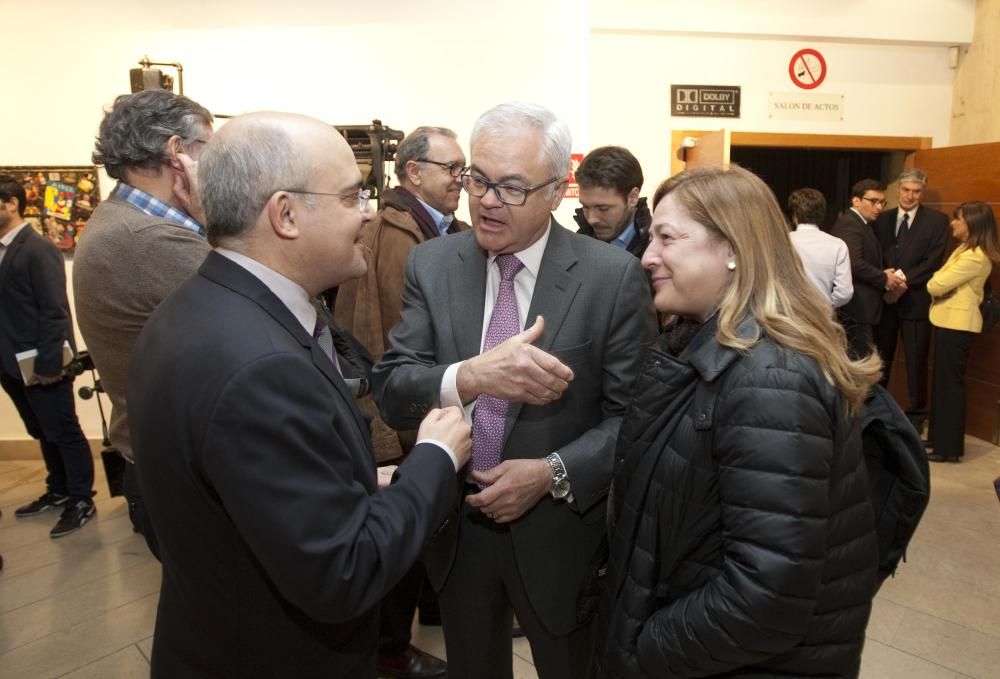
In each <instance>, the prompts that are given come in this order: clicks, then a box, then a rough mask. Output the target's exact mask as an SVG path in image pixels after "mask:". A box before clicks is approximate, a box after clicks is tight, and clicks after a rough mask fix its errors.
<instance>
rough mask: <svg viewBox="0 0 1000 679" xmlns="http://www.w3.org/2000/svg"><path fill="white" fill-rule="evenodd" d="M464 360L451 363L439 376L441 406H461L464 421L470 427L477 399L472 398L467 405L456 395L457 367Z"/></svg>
mask: <svg viewBox="0 0 1000 679" xmlns="http://www.w3.org/2000/svg"><path fill="white" fill-rule="evenodd" d="M464 362H465V361H459V362H458V363H452V364H451V365H449V366H448V369H447V370H445V371H444V376H443V377H442V378H441V407H442V408H447V407H448V406H455V407H456V408H461V409H462V412H463V413H465V423H466V424H467V425H469V426H470V427H471V426H472V411H473V409H474V408H475V407H476V400H477V399H472V400H471V401H470V402H469V404H468V405H464V404H463V403H462V397H461V396H459V395H458V369H459V368H460V367H461V366H462V363H464Z"/></svg>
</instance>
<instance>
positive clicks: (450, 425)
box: [417, 406, 472, 469]
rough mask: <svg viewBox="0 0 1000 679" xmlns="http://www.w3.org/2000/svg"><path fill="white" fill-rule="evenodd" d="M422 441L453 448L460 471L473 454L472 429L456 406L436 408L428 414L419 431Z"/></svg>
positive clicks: (419, 438)
mask: <svg viewBox="0 0 1000 679" xmlns="http://www.w3.org/2000/svg"><path fill="white" fill-rule="evenodd" d="M421 439H435V440H438V441H440V442H441V443H443V444H445V445H446V446H448V447H449V448H451V452H453V453H455V457H456V458H458V468H459V469H461V468H462V467H464V466H465V463H466V462H468V461H469V456H470V455H471V454H472V427H470V426H469V425H468V424H466V423H465V417H464V415H463V413H462V411H461V410H459V409H458V408H456V407H455V406H449V407H448V408H434V409H433V410H431V411H430V412H429V413H427V417H425V418H424V421H423V422H421V423H420V429H419V430H418V431H417V440H418V441H419V440H421Z"/></svg>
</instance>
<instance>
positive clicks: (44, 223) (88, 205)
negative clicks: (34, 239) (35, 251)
mask: <svg viewBox="0 0 1000 679" xmlns="http://www.w3.org/2000/svg"><path fill="white" fill-rule="evenodd" d="M0 174H4V175H8V176H11V177H13V178H14V179H15V180H16V181H18V182H20V183H21V185H22V186H24V193H25V206H24V217H25V219H26V220H27V221H28V222H29V223H31V225H32V226H33V227H34V228H35V230H36V231H37V232H38V233H40V234H41V235H43V236H45V237H46V238H48V239H49V240H51V241H52V242H53V243H55V244H56V246H57V247H58V248H60V249H62V250H65V251H67V252H72V251H73V249H74V248H75V247H76V243H77V241H78V240H79V238H80V234H81V233H82V232H83V229H84V227H85V226H86V224H87V220H88V219H89V218H90V215H91V213H92V212H93V211H94V208H95V207H97V204H98V203H99V202H100V200H101V194H100V191H99V190H98V186H97V170H95V169H94V168H93V167H87V166H83V167H49V166H6V167H5V166H0Z"/></svg>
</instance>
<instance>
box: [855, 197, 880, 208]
mask: <svg viewBox="0 0 1000 679" xmlns="http://www.w3.org/2000/svg"><path fill="white" fill-rule="evenodd" d="M861 200H867V201H868V202H869V203H871V204H872V205H877V206H878V207H885V199H884V198H869V197H868V196H864V197H863V198H862V199H861Z"/></svg>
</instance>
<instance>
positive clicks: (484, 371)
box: [455, 316, 573, 405]
mask: <svg viewBox="0 0 1000 679" xmlns="http://www.w3.org/2000/svg"><path fill="white" fill-rule="evenodd" d="M544 330H545V319H543V318H542V317H541V316H539V317H538V320H536V321H535V324H534V325H533V326H531V327H530V328H528V329H527V330H525V331H524V332H522V333H520V334H518V335H514V336H513V337H511V338H510V339H509V340H507V341H505V342H504V343H503V344H500V345H498V346H496V347H494V348H493V349H490V350H489V351H487V352H486V353H485V354H480V355H479V356H476V357H474V358H470V359H468V360H467V361H465V362H464V363H462V365H461V367H460V368H459V369H458V375H456V379H455V381H456V383H457V386H458V395H459V397H461V399H462V403H469V402H470V401H472V400H473V399H475V398H478V397H479V395H480V394H489V395H490V396H493V397H495V398H498V399H501V400H504V401H512V402H515V403H530V404H531V405H545V404H547V403H551V402H552V401H555V400H556V399H558V398H560V397H561V396H562V395H563V392H565V391H566V389H567V388H568V387H569V383H570V382H571V381H572V380H573V371H572V370H570V369H569V368H568V367H567V366H566V365H564V364H563V363H562V361H560V360H559V359H558V358H556V357H555V356H553V355H552V354H549V353H546V352H544V351H542V350H541V349H539V348H538V347H535V346H532V344H533V343H534V342H537V341H538V339H539V338H540V337H541V336H542V333H543V332H544Z"/></svg>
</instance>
